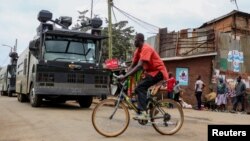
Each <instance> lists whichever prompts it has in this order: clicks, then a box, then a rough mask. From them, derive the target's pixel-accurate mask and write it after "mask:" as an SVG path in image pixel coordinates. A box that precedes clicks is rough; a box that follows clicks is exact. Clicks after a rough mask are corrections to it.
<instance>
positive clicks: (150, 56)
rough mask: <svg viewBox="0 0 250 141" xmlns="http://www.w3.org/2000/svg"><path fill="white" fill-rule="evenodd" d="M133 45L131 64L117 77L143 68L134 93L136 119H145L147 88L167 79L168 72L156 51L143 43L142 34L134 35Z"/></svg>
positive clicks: (125, 76) (122, 77) (121, 77)
mask: <svg viewBox="0 0 250 141" xmlns="http://www.w3.org/2000/svg"><path fill="white" fill-rule="evenodd" d="M134 45H135V47H136V50H135V53H134V56H133V60H132V64H131V66H130V67H129V69H128V71H127V73H126V74H125V75H124V76H123V75H120V76H119V77H118V79H119V80H124V79H126V78H127V77H128V76H130V75H133V74H134V73H135V72H137V71H138V70H140V69H141V68H143V71H144V76H143V78H142V80H141V81H140V82H139V83H138V84H137V86H136V88H135V93H136V94H138V110H139V113H138V114H139V115H138V116H137V117H136V119H142V120H143V119H147V118H148V115H147V114H146V110H147V90H148V88H149V87H150V86H152V85H154V84H156V83H158V82H159V81H161V80H167V79H168V72H167V70H166V67H165V65H164V63H163V61H162V60H161V58H160V56H159V55H158V53H157V52H156V51H155V50H154V49H153V48H152V47H151V46H150V45H149V44H146V43H144V35H143V34H142V33H138V34H136V36H135V41H134Z"/></svg>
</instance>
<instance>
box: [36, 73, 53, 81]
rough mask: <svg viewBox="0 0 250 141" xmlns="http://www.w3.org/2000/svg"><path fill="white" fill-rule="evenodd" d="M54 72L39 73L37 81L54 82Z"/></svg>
mask: <svg viewBox="0 0 250 141" xmlns="http://www.w3.org/2000/svg"><path fill="white" fill-rule="evenodd" d="M54 80H55V78H54V73H38V75H37V81H38V82H54Z"/></svg>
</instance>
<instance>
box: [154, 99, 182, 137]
mask: <svg viewBox="0 0 250 141" xmlns="http://www.w3.org/2000/svg"><path fill="white" fill-rule="evenodd" d="M151 113H152V114H151V116H152V125H153V127H154V129H155V130H156V131H157V132H159V133H160V134H162V135H173V134H175V133H176V132H178V131H179V130H180V129H181V127H182V124H183V122H184V114H183V110H182V107H181V105H180V104H179V103H177V102H176V101H174V100H171V99H164V100H162V101H159V103H158V104H157V105H156V106H155V107H154V108H153V109H152V112H151Z"/></svg>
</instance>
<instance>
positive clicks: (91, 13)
mask: <svg viewBox="0 0 250 141" xmlns="http://www.w3.org/2000/svg"><path fill="white" fill-rule="evenodd" d="M92 16H93V0H91V11H90V18H91V19H92Z"/></svg>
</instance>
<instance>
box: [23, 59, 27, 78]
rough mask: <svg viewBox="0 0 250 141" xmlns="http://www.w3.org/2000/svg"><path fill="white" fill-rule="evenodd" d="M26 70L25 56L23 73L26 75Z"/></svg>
mask: <svg viewBox="0 0 250 141" xmlns="http://www.w3.org/2000/svg"><path fill="white" fill-rule="evenodd" d="M26 71H27V58H25V59H24V62H23V75H26Z"/></svg>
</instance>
